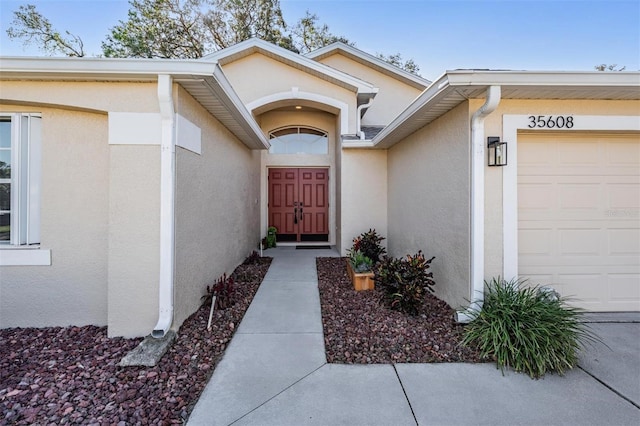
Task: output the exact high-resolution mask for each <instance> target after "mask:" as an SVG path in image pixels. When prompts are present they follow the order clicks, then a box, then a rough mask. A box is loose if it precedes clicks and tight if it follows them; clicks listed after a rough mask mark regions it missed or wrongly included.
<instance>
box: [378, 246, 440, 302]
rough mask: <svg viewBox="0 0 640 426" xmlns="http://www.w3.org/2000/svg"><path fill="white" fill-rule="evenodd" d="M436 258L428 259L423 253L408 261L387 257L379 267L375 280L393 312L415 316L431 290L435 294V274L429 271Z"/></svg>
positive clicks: (406, 259) (409, 257)
mask: <svg viewBox="0 0 640 426" xmlns="http://www.w3.org/2000/svg"><path fill="white" fill-rule="evenodd" d="M433 259H435V257H432V258H431V259H428V260H427V259H425V257H424V254H422V251H419V252H418V253H417V254H415V255H413V256H411V255H407V257H406V258H405V259H395V258H391V257H386V258H384V259H383V260H382V261H381V262H380V263H379V264H378V266H377V267H376V270H375V275H374V280H375V283H376V286H379V287H380V288H381V289H382V291H383V293H384V296H383V297H384V301H385V303H386V304H387V306H389V307H390V308H391V309H395V310H398V311H401V312H405V313H408V314H411V315H415V314H416V313H417V312H418V308H419V307H420V305H422V303H423V302H424V297H425V295H426V294H427V291H431V292H432V291H433V286H434V285H435V281H433V273H431V272H427V269H429V267H430V266H431V262H432V261H433Z"/></svg>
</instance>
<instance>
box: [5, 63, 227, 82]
mask: <svg viewBox="0 0 640 426" xmlns="http://www.w3.org/2000/svg"><path fill="white" fill-rule="evenodd" d="M216 65H217V63H216V62H204V61H198V60H184V59H130V58H52V57H37V58H36V57H0V77H3V78H12V77H14V78H15V77H17V78H20V79H22V80H25V79H33V78H43V77H47V78H60V79H70V78H74V79H86V80H95V79H111V80H126V79H132V78H133V79H140V80H156V79H157V78H158V74H170V75H173V76H183V75H186V76H188V75H194V74H195V75H211V74H212V72H213V69H214V68H215V66H216Z"/></svg>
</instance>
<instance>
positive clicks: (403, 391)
mask: <svg viewBox="0 0 640 426" xmlns="http://www.w3.org/2000/svg"><path fill="white" fill-rule="evenodd" d="M391 366H392V367H393V371H395V373H396V377H397V378H398V382H399V383H400V387H401V388H402V393H404V398H405V399H406V400H407V404H409V409H410V410H411V415H412V416H413V421H414V422H416V426H418V419H417V418H416V413H415V412H414V411H413V407H412V406H411V401H409V395H407V391H406V390H405V388H404V385H403V384H402V379H400V374H398V370H397V369H396V364H395V363H392V364H391Z"/></svg>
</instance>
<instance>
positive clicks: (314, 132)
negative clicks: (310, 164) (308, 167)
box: [269, 126, 329, 154]
mask: <svg viewBox="0 0 640 426" xmlns="http://www.w3.org/2000/svg"><path fill="white" fill-rule="evenodd" d="M269 139H270V140H269V142H270V143H271V147H270V148H269V153H270V154H328V153H329V135H328V134H327V132H325V131H323V130H318V129H313V128H310V127H299V126H294V127H284V128H281V129H278V130H274V131H273V132H271V133H270V134H269Z"/></svg>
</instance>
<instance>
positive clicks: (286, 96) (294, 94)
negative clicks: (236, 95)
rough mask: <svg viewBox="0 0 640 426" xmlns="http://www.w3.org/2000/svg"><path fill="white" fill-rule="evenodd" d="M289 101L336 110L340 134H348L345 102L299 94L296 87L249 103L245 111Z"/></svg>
mask: <svg viewBox="0 0 640 426" xmlns="http://www.w3.org/2000/svg"><path fill="white" fill-rule="evenodd" d="M290 99H302V100H306V101H311V102H316V103H320V104H323V105H329V106H331V107H334V108H337V109H338V110H339V111H340V134H341V135H347V134H349V105H347V104H346V103H345V102H342V101H338V100H336V99H334V98H330V97H328V96H324V95H320V94H318V93H312V92H301V91H299V90H298V88H297V87H292V88H291V91H290V92H279V93H273V94H271V95H267V96H264V97H262V98H260V99H256V100H255V101H252V102H249V103H248V104H247V109H248V110H249V111H251V112H252V113H253V111H254V110H256V109H258V108H260V107H262V106H265V105H268V104H271V103H275V102H280V101H285V100H290Z"/></svg>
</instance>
